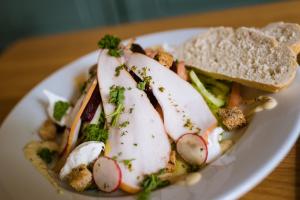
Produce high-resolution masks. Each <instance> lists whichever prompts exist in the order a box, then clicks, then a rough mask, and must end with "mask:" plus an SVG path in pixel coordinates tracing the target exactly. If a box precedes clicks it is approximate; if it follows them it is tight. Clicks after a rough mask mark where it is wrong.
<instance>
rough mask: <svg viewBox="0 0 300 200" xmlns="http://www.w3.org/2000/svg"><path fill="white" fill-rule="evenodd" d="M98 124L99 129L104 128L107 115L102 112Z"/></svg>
mask: <svg viewBox="0 0 300 200" xmlns="http://www.w3.org/2000/svg"><path fill="white" fill-rule="evenodd" d="M98 124H99V127H100V128H104V126H105V114H104V112H103V110H102V112H101V114H100V117H99V120H98Z"/></svg>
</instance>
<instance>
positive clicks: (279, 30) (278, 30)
mask: <svg viewBox="0 0 300 200" xmlns="http://www.w3.org/2000/svg"><path fill="white" fill-rule="evenodd" d="M261 30H262V31H263V32H264V33H265V34H267V35H269V36H272V37H275V39H276V40H277V41H278V42H280V43H283V44H285V45H287V46H288V47H290V48H291V49H292V50H293V51H294V52H295V54H298V53H299V52H300V25H299V24H296V23H285V22H275V23H271V24H268V25H267V26H265V27H263V28H262V29H261Z"/></svg>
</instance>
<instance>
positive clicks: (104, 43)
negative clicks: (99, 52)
mask: <svg viewBox="0 0 300 200" xmlns="http://www.w3.org/2000/svg"><path fill="white" fill-rule="evenodd" d="M120 42H121V40H120V38H118V37H116V36H113V35H108V34H107V35H105V36H104V37H103V38H102V39H101V40H100V41H99V42H98V46H99V48H101V49H117V48H118V47H119V44H120Z"/></svg>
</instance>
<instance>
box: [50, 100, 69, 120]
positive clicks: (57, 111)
mask: <svg viewBox="0 0 300 200" xmlns="http://www.w3.org/2000/svg"><path fill="white" fill-rule="evenodd" d="M69 107H70V104H69V103H68V102H64V101H57V102H56V103H55V105H54V112H53V117H54V119H56V120H57V121H60V120H61V119H62V118H63V116H64V115H65V114H66V112H67V110H68V108H69Z"/></svg>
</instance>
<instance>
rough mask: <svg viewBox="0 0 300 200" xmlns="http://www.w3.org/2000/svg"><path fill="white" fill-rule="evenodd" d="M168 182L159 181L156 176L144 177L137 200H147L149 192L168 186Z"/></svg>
mask: <svg viewBox="0 0 300 200" xmlns="http://www.w3.org/2000/svg"><path fill="white" fill-rule="evenodd" d="M169 184H170V182H169V181H167V180H164V181H163V180H161V179H160V178H159V177H158V175H156V174H152V175H149V176H146V178H145V179H144V181H143V182H142V184H141V186H142V188H143V189H142V192H140V193H139V196H138V200H149V199H150V195H151V192H152V191H153V190H155V189H158V188H161V187H165V186H167V185H169Z"/></svg>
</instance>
